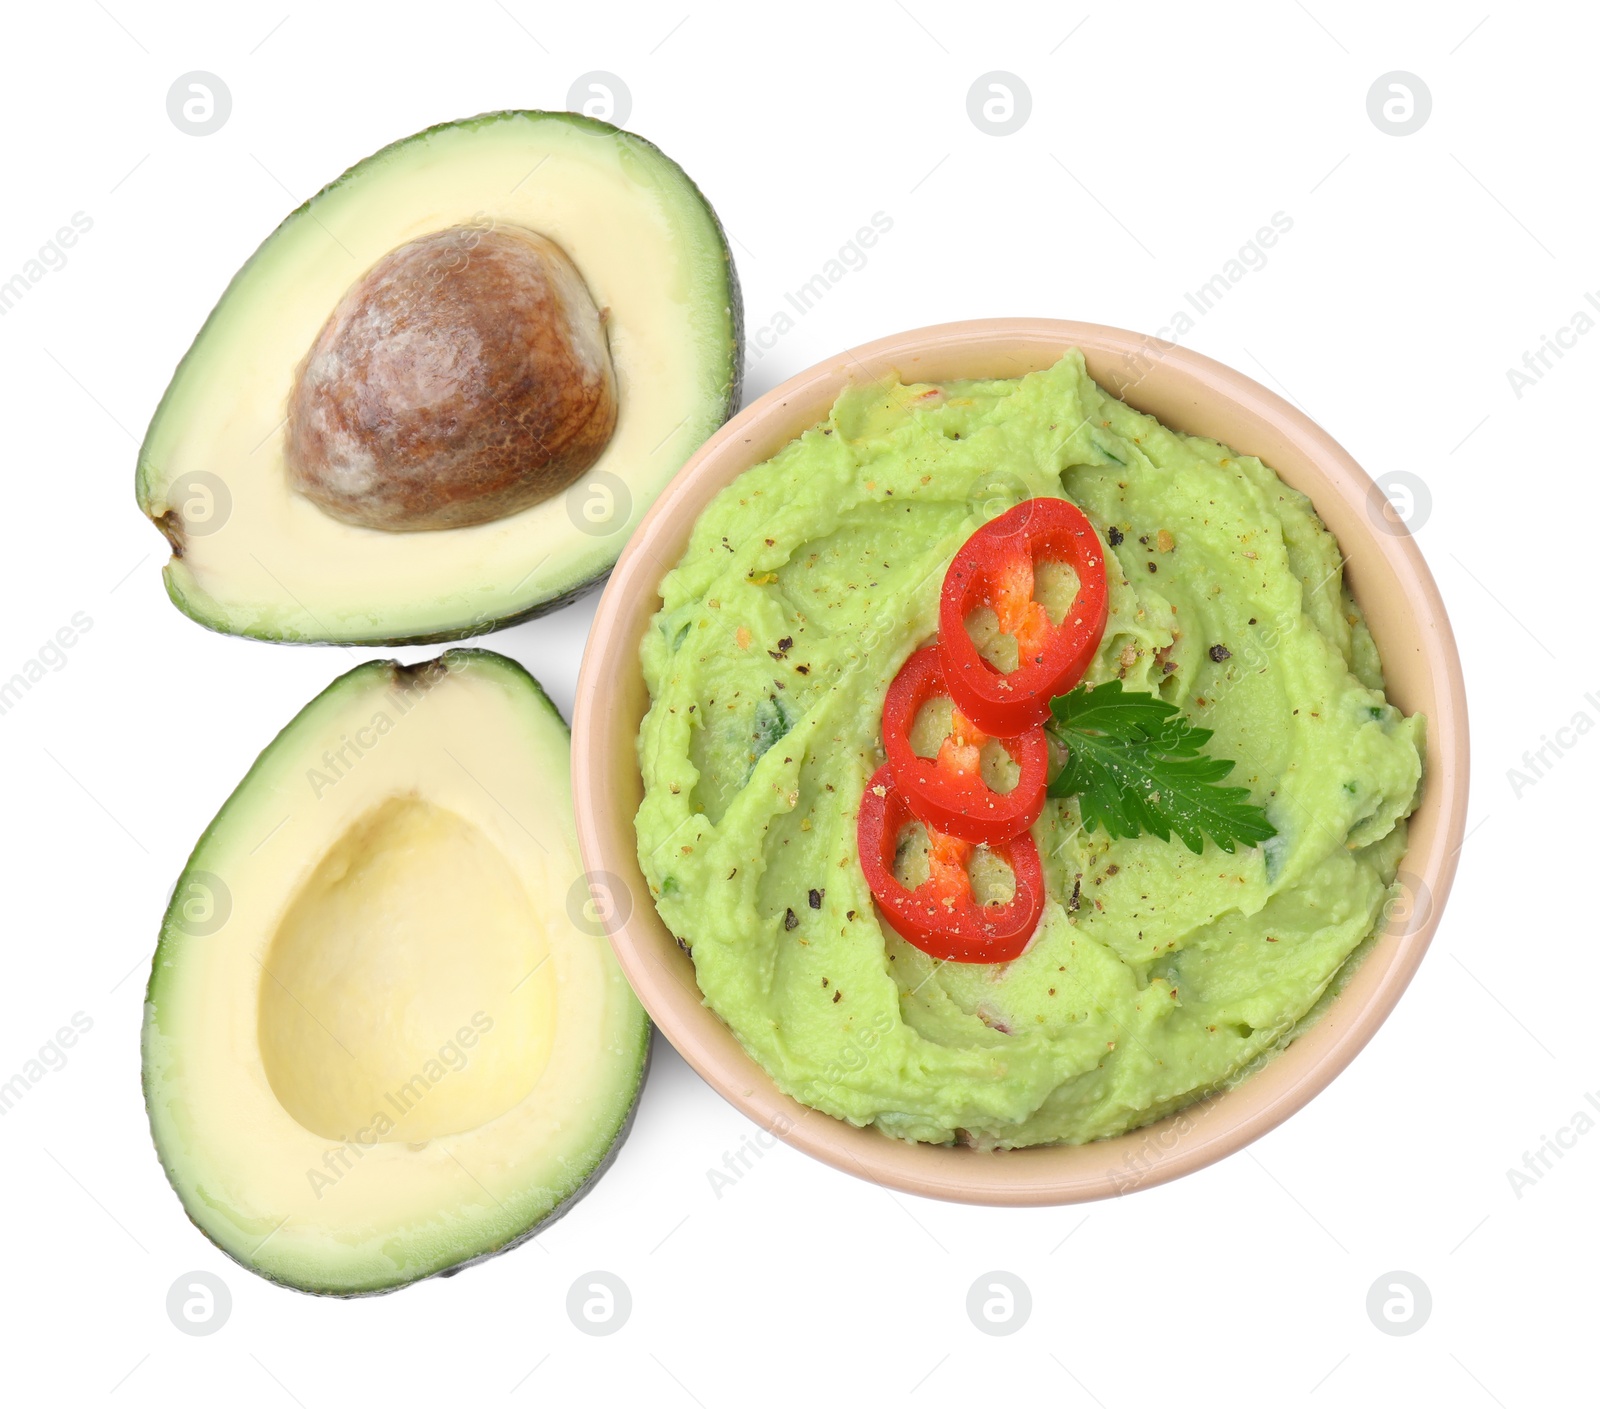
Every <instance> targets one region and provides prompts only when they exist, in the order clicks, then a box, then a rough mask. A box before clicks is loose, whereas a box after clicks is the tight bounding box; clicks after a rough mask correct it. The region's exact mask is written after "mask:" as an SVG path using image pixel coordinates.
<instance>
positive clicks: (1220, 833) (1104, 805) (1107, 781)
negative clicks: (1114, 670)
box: [1045, 680, 1278, 854]
mask: <svg viewBox="0 0 1600 1409" xmlns="http://www.w3.org/2000/svg"><path fill="white" fill-rule="evenodd" d="M1050 711H1051V714H1052V715H1053V716H1054V718H1053V719H1052V721H1051V722H1050V723H1049V724H1047V725H1046V726H1045V727H1046V728H1047V729H1049V730H1050V732H1051V733H1052V734H1053V735H1054V736H1055V738H1056V741H1057V742H1058V743H1060V744H1061V745H1063V746H1064V747H1065V748H1066V750H1067V762H1066V766H1065V767H1063V768H1062V770H1061V772H1060V773H1059V774H1058V775H1057V777H1056V779H1055V781H1054V782H1052V783H1051V784H1050V796H1051V797H1072V796H1074V795H1075V796H1076V797H1077V799H1078V806H1079V809H1080V810H1081V811H1082V813H1083V825H1084V827H1085V828H1086V829H1087V830H1088V831H1091V832H1092V831H1094V830H1095V828H1096V827H1104V828H1105V830H1106V832H1107V833H1108V834H1109V835H1111V836H1113V837H1136V836H1139V835H1140V834H1141V833H1144V832H1148V833H1150V834H1151V835H1153V836H1158V837H1160V838H1161V840H1162V841H1168V840H1170V839H1171V834H1172V833H1173V832H1176V833H1177V834H1178V836H1179V837H1180V838H1181V839H1182V841H1183V844H1184V845H1185V846H1187V847H1188V848H1189V850H1190V851H1193V852H1195V853H1197V854H1198V853H1199V852H1201V851H1202V850H1204V848H1205V837H1207V836H1209V837H1210V838H1211V839H1212V840H1213V841H1214V842H1216V844H1217V845H1218V846H1220V847H1221V848H1222V849H1223V850H1224V851H1228V852H1231V851H1232V850H1233V849H1234V846H1235V845H1236V844H1237V843H1239V842H1243V843H1245V844H1246V845H1248V846H1255V845H1258V844H1259V843H1261V842H1264V841H1266V840H1267V839H1268V838H1269V837H1274V836H1276V835H1277V834H1278V833H1277V829H1276V828H1275V827H1274V826H1273V825H1272V823H1270V822H1269V821H1267V814H1266V812H1265V811H1264V810H1263V809H1261V808H1259V807H1257V806H1256V805H1255V804H1254V803H1252V802H1251V801H1250V800H1249V799H1250V793H1249V790H1248V789H1246V788H1229V787H1222V786H1220V785H1221V782H1222V780H1223V779H1224V778H1226V777H1227V776H1228V774H1230V773H1231V772H1233V763H1232V761H1231V760H1229V759H1226V758H1210V757H1207V756H1206V755H1205V754H1203V753H1201V752H1200V750H1201V749H1202V748H1203V747H1204V746H1205V744H1206V742H1207V741H1208V740H1209V739H1210V738H1211V730H1209V729H1200V728H1197V727H1196V726H1195V725H1193V724H1191V723H1189V721H1188V720H1187V719H1185V718H1184V717H1183V715H1182V714H1181V713H1180V712H1179V710H1178V707H1177V706H1176V705H1171V704H1168V703H1167V702H1166V701H1165V700H1164V699H1162V698H1161V697H1160V696H1159V695H1147V694H1144V693H1141V692H1134V693H1126V694H1125V693H1124V692H1123V689H1122V681H1120V680H1108V681H1106V682H1105V683H1104V684H1102V685H1095V686H1093V687H1092V688H1091V687H1090V686H1087V685H1080V686H1078V688H1077V689H1075V690H1073V691H1072V692H1071V693H1070V694H1066V695H1058V696H1057V697H1056V698H1055V699H1054V700H1052V701H1051V703H1050Z"/></svg>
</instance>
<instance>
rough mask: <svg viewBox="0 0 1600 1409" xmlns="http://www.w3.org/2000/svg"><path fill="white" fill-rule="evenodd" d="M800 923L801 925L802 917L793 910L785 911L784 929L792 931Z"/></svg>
mask: <svg viewBox="0 0 1600 1409" xmlns="http://www.w3.org/2000/svg"><path fill="white" fill-rule="evenodd" d="M799 923H800V917H799V916H798V915H796V914H795V913H794V911H793V910H785V911H784V912H783V927H784V929H786V930H792V929H794V928H795V926H797V925H798V924H799Z"/></svg>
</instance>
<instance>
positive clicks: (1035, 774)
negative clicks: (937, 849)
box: [883, 645, 1050, 844]
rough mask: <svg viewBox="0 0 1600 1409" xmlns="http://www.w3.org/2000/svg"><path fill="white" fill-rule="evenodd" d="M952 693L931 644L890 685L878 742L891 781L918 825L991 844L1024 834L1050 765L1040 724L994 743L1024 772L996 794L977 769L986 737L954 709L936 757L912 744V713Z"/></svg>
mask: <svg viewBox="0 0 1600 1409" xmlns="http://www.w3.org/2000/svg"><path fill="white" fill-rule="evenodd" d="M949 693H950V690H949V687H948V686H947V685H946V684H945V679H944V667H943V666H942V665H941V663H940V655H939V648H938V646H936V645H935V646H924V647H923V648H922V649H921V650H920V651H918V652H916V654H914V655H913V656H912V657H911V659H910V660H908V661H907V662H906V663H905V664H904V665H903V666H902V667H901V668H900V673H899V674H898V675H897V676H895V678H894V682H893V683H892V684H891V685H890V686H889V693H888V694H887V695H886V696H885V697H884V701H883V747H884V752H885V753H887V754H888V756H889V767H890V769H891V771H892V772H893V773H894V781H895V786H896V787H897V788H898V789H899V790H900V792H901V793H903V794H904V795H905V799H906V802H907V804H909V806H910V808H911V811H912V814H913V815H914V816H915V817H916V819H917V820H918V821H919V822H921V823H922V824H923V825H924V826H927V827H930V828H935V829H937V830H938V831H940V832H944V833H946V834H948V835H949V836H953V837H959V838H960V839H961V840H962V841H966V842H975V843H980V844H982V843H989V844H993V843H995V842H1002V841H1005V840H1006V839H1007V838H1008V837H1014V836H1017V835H1018V834H1019V833H1021V832H1025V831H1027V830H1028V828H1029V827H1031V826H1032V825H1033V824H1034V821H1035V820H1036V819H1037V818H1038V816H1039V812H1040V809H1041V808H1043V806H1044V791H1045V784H1046V782H1047V781H1048V780H1047V778H1046V773H1047V772H1048V770H1049V764H1050V750H1049V746H1048V745H1047V744H1046V742H1045V737H1044V726H1043V725H1039V724H1036V725H1034V726H1033V727H1032V728H1031V729H1028V730H1026V731H1025V732H1024V733H1021V734H1019V735H1017V737H1016V738H1014V739H1001V740H1000V741H999V742H1000V744H1001V746H1002V747H1003V748H1004V749H1005V751H1006V752H1007V753H1009V754H1010V755H1011V757H1012V759H1013V760H1014V761H1015V762H1016V764H1017V767H1018V768H1019V769H1020V770H1021V776H1020V777H1019V778H1018V779H1017V783H1016V786H1015V787H1014V788H1012V789H1011V791H1010V792H1008V793H998V792H996V791H995V790H994V789H993V788H991V787H990V786H989V785H988V784H987V783H986V782H984V780H983V773H982V771H981V769H980V766H979V765H980V759H981V753H982V749H983V746H984V744H985V743H986V742H988V739H989V735H987V734H985V733H984V732H983V731H982V730H981V729H979V728H978V727H977V725H975V724H973V723H972V721H971V720H969V719H968V718H967V717H966V716H965V715H964V714H962V712H961V711H960V710H959V709H955V710H953V712H952V714H951V719H950V733H949V735H948V736H947V737H946V738H945V740H944V742H943V743H942V744H941V745H940V746H939V753H938V755H937V757H934V758H922V757H920V756H919V755H918V754H917V753H916V752H915V751H914V750H913V749H912V747H911V728H912V726H913V725H914V724H915V723H916V719H917V711H918V710H920V709H921V708H922V706H923V705H925V704H926V703H927V702H928V701H929V700H935V699H939V698H940V697H942V696H947V695H949Z"/></svg>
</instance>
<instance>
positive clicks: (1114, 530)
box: [1106, 524, 1122, 548]
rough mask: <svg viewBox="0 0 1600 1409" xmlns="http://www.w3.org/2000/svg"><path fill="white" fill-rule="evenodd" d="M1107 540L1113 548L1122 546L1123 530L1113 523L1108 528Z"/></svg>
mask: <svg viewBox="0 0 1600 1409" xmlns="http://www.w3.org/2000/svg"><path fill="white" fill-rule="evenodd" d="M1106 542H1107V543H1109V544H1110V545H1111V546H1112V547H1113V548H1120V547H1121V546H1122V530H1121V529H1120V528H1118V527H1117V526H1116V524H1112V525H1111V527H1110V528H1108V529H1107V530H1106Z"/></svg>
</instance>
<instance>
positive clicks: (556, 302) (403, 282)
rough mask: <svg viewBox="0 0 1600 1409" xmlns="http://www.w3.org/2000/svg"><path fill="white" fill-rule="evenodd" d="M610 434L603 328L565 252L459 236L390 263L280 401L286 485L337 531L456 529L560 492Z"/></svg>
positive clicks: (355, 293)
mask: <svg viewBox="0 0 1600 1409" xmlns="http://www.w3.org/2000/svg"><path fill="white" fill-rule="evenodd" d="M616 423H617V386H616V374H615V372H614V370H613V367H612V363H611V354H610V350H609V348H608V346H607V343H606V332H605V326H604V316H603V315H602V313H601V312H600V311H599V309H598V308H597V307H596V306H595V302H594V299H593V297H592V296H591V295H590V293H589V289H588V286H587V285H586V284H585V283H584V281H583V277H582V275H581V274H579V272H578V270H577V267H576V266H575V265H574V264H573V263H572V261H571V259H569V258H568V256H567V254H566V252H565V251H564V250H562V249H561V247H560V246H559V245H557V244H556V243H555V242H554V241H552V240H549V239H546V238H545V237H544V236H543V235H540V234H537V233H536V232H534V231H532V230H529V229H525V228H523V227H521V226H508V225H497V226H495V227H493V228H489V229H484V228H482V227H480V226H476V225H457V226H453V227H451V228H450V229H446V230H439V231H436V232H434V233H433V234H430V235H424V236H422V237H421V238H419V239H416V240H412V241H409V242H408V243H406V244H403V245H400V246H399V247H398V248H396V249H394V250H391V251H390V252H389V253H388V254H386V255H385V256H384V257H383V258H382V259H380V260H379V261H378V262H377V263H376V264H375V265H373V266H372V268H371V269H369V270H368V271H367V272H366V274H364V275H363V276H362V277H361V279H360V280H358V281H357V283H356V284H355V285H354V286H353V287H352V288H351V289H350V290H349V291H348V292H347V293H346V294H345V296H344V298H343V299H341V300H340V302H339V304H338V306H337V307H336V308H335V309H334V311H333V313H332V314H331V315H330V316H329V318H328V320H327V322H326V323H325V324H323V327H322V330H321V332H320V333H318V335H317V339H316V341H315V342H314V343H313V344H312V347H311V350H310V352H309V353H308V354H307V355H306V358H305V360H304V361H303V362H302V363H301V365H300V368H299V370H298V371H297V373H296V376H295V381H294V386H293V388H292V389H291V391H290V395H289V414H288V423H287V441H286V460H287V466H288V473H289V482H290V484H291V486H292V487H293V488H294V489H295V490H296V491H297V492H298V493H299V494H301V495H303V496H304V497H305V498H307V499H309V500H310V501H311V502H312V503H314V504H316V505H317V506H318V507H319V508H321V509H322V510H323V511H324V512H326V513H328V514H330V515H331V516H332V517H334V518H336V519H339V520H340V521H341V522H344V523H349V524H355V525H357V526H360V527H364V528H373V529H384V530H389V531H412V530H424V529H445V528H465V527H468V526H470V525H472V524H480V523H488V522H490V521H492V520H495V519H499V518H503V517H505V516H506V515H509V514H514V513H517V512H519V511H520V510H522V509H526V508H528V507H530V506H531V505H533V504H537V503H539V502H540V501H541V500H544V499H547V498H549V497H550V496H551V495H553V494H556V493H559V492H560V491H561V490H562V489H565V488H566V487H567V486H568V485H569V484H571V483H572V482H573V481H574V480H575V479H577V478H578V476H579V475H581V474H582V473H583V472H584V471H585V470H586V469H588V468H589V467H590V466H591V465H593V464H594V462H595V461H596V460H597V459H598V458H599V456H600V453H601V452H602V451H603V450H604V449H605V447H606V444H607V443H608V442H609V441H610V439H611V435H612V432H613V431H614V430H615V428H616Z"/></svg>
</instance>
